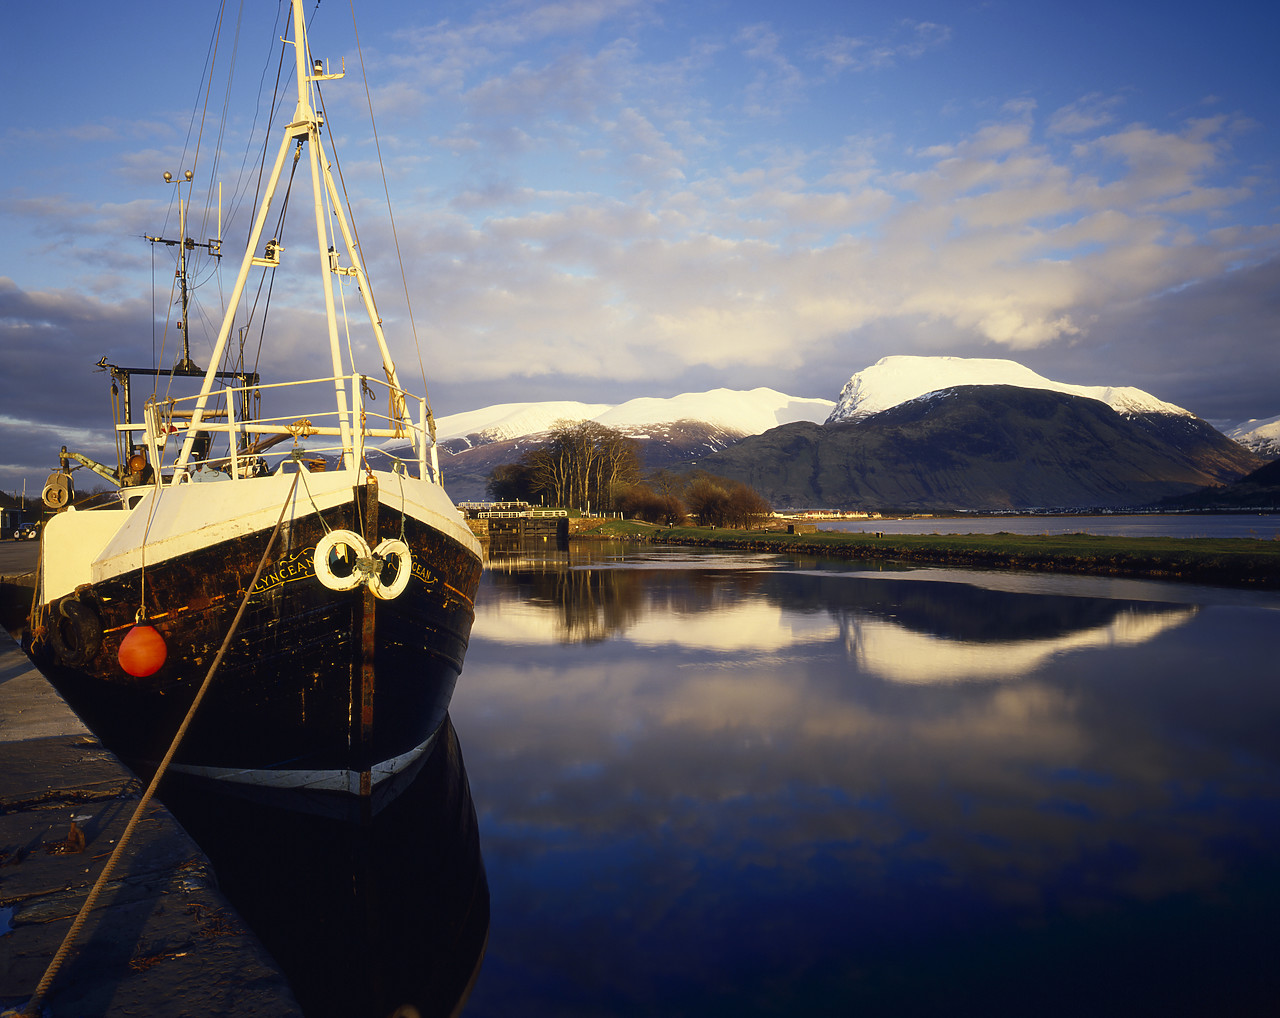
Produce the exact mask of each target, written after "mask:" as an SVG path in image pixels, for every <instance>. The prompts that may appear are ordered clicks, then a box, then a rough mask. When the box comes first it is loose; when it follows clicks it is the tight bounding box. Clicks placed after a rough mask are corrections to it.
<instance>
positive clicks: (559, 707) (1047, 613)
mask: <svg viewBox="0 0 1280 1018" xmlns="http://www.w3.org/2000/svg"><path fill="white" fill-rule="evenodd" d="M1278 624H1280V596H1277V595H1275V594H1254V593H1243V592H1238V591H1223V590H1215V589H1210V588H1194V587H1186V586H1176V585H1171V584H1159V583H1147V582H1135V581H1114V580H1105V579H1091V578H1087V577H1052V576H1049V577H1046V576H1040V575H1037V576H1034V577H1028V578H1023V577H1021V576H1020V575H1018V574H1014V573H990V574H980V573H974V572H968V571H962V570H939V569H922V570H897V571H893V570H888V569H882V567H880V566H878V565H870V564H868V565H866V566H865V567H859V566H858V565H857V564H856V563H855V564H850V563H845V562H842V563H838V564H835V563H824V562H821V561H818V560H813V559H804V558H795V557H789V556H783V555H761V554H741V553H723V552H715V551H701V550H697V551H694V550H688V549H661V548H637V547H627V546H622V545H587V546H584V545H579V544H575V545H574V547H573V550H572V551H571V552H555V551H546V552H529V551H521V550H512V551H510V552H508V553H505V554H504V553H502V552H501V551H495V552H494V554H493V555H492V561H491V563H490V565H489V568H488V571H487V573H486V575H485V579H484V581H483V589H482V592H481V596H480V598H479V601H478V605H477V619H476V626H475V631H474V635H473V638H472V643H471V648H470V651H469V653H468V657H467V667H466V671H465V673H464V675H463V677H462V681H461V682H460V683H459V686H458V690H457V693H456V695H455V698H454V703H453V710H452V717H453V721H454V725H455V727H456V729H457V732H458V736H459V739H460V741H461V743H462V746H463V747H464V750H465V754H466V761H467V771H468V774H469V776H470V789H471V793H472V796H473V799H474V802H475V806H476V810H477V813H478V818H479V828H480V841H481V846H482V850H483V855H484V863H485V870H486V874H487V879H488V885H489V888H490V893H491V908H492V922H491V928H490V937H489V943H488V948H487V953H486V957H485V960H484V965H483V968H482V970H481V973H480V976H479V979H478V981H477V983H476V985H475V988H474V990H473V992H472V994H471V997H470V1001H469V1003H468V1006H467V1009H466V1011H465V1014H466V1015H468V1016H486V1018H488V1016H493V1018H498V1016H510V1015H526V1016H527V1015H556V1016H598V1015H663V1016H670V1015H691V1016H692V1015H733V1016H744V1015H899V1016H900V1015H944V1014H945V1015H957V1014H963V1015H969V1014H972V1015H988V1016H989V1015H1027V1014H1037V1015H1083V1014H1088V1015H1143V1014H1150V1015H1172V1014H1190V1015H1205V1014H1232V1015H1249V1014H1274V1013H1275V1003H1276V1001H1277V1000H1280V974H1278V973H1277V969H1276V966H1275V965H1274V944H1275V936H1274V930H1275V916H1276V915H1277V914H1280V911H1278V910H1280V739H1278V738H1277V733H1278V732H1280V681H1278V679H1280V669H1277V666H1276V663H1275V634H1276V632H1277V626H1278Z"/></svg>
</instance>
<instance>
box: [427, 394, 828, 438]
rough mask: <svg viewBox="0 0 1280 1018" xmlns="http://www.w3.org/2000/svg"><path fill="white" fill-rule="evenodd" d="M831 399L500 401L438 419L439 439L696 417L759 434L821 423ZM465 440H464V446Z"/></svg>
mask: <svg viewBox="0 0 1280 1018" xmlns="http://www.w3.org/2000/svg"><path fill="white" fill-rule="evenodd" d="M833 406H835V404H834V403H833V402H832V401H831V400H829V399H809V398H804V397H798V396H788V395H786V393H782V392H778V391H777V390H775V389H768V388H758V389H751V390H748V391H745V392H744V391H738V390H734V389H712V390H711V391H709V392H686V393H682V394H681V395H679V396H672V397H670V398H667V399H659V398H654V397H648V396H642V397H640V398H638V399H631V400H628V401H627V402H625V403H620V404H617V405H614V404H610V403H572V402H549V403H501V404H498V405H497V406H490V407H485V408H483V409H481V410H471V411H467V412H466V413H460V414H450V415H449V416H447V417H441V418H438V419H437V420H436V437H437V440H438V441H441V442H453V443H454V444H456V445H462V446H463V447H465V446H474V445H485V444H488V443H491V442H505V441H509V440H511V439H515V438H520V437H522V436H524V435H537V434H542V433H543V432H546V431H549V430H550V429H551V427H552V426H553V425H554V424H555V423H556V422H557V421H561V420H569V421H581V420H590V421H596V422H598V423H600V424H604V425H607V426H608V427H610V428H617V429H618V430H619V431H623V432H625V433H627V434H637V433H639V434H646V433H648V432H650V431H652V430H654V429H655V428H660V427H661V426H662V425H666V424H673V423H675V422H677V421H698V422H700V423H703V424H708V425H711V426H713V427H715V428H718V429H720V430H722V431H725V432H729V433H732V434H735V435H737V436H742V435H759V434H761V433H762V432H765V431H768V430H769V429H770V428H776V427H777V426H778V425H780V424H792V423H794V422H796V421H813V422H814V423H821V422H822V421H824V420H826V419H827V416H828V415H829V414H830V413H831V408H832V407H833ZM464 443H465V445H464Z"/></svg>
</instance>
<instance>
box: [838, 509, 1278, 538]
mask: <svg viewBox="0 0 1280 1018" xmlns="http://www.w3.org/2000/svg"><path fill="white" fill-rule="evenodd" d="M818 526H819V528H821V529H822V530H847V531H856V532H863V533H865V532H868V531H877V530H878V531H881V532H883V533H886V534H998V533H1000V532H1001V531H1003V532H1005V533H1008V534H1097V535H1099V536H1103V537H1106V536H1119V537H1245V538H1255V539H1259V540H1263V541H1275V540H1280V514H1277V513H1201V514H1192V513H1188V514H1172V513H1149V514H1135V515H1131V516H1126V515H1106V516H978V517H965V516H960V517H955V516H940V517H922V518H916V519H904V520H838V521H837V520H823V521H821V522H819V523H818Z"/></svg>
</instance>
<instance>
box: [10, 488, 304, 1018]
mask: <svg viewBox="0 0 1280 1018" xmlns="http://www.w3.org/2000/svg"><path fill="white" fill-rule="evenodd" d="M297 487H298V475H297V474H295V475H294V477H293V484H292V485H291V486H290V488H289V494H288V496H287V497H286V498H285V500H284V505H282V506H281V507H280V516H279V518H278V519H277V520H276V525H275V529H274V530H272V531H271V538H270V539H269V540H268V541H267V547H266V550H265V551H263V553H262V558H261V559H259V560H258V568H257V570H256V571H255V572H254V574H253V579H252V580H250V581H249V586H248V588H247V589H246V590H245V592H244V598H243V599H242V600H241V601H240V607H239V609H238V610H237V611H236V615H235V618H234V619H232V620H231V628H230V629H229V630H227V635H226V637H225V639H223V641H222V646H221V647H219V648H218V653H217V654H216V655H214V658H213V662H212V664H210V665H209V671H208V673H207V674H206V675H205V677H204V682H202V683H201V685H200V689H199V690H198V691H197V692H196V696H195V699H194V700H192V701H191V707H190V708H189V709H188V710H187V716H186V717H185V718H183V719H182V724H180V725H179V726H178V731H177V733H176V734H175V735H174V737H173V742H172V743H170V745H169V749H168V751H167V752H166V753H165V755H164V759H163V760H161V761H160V766H159V767H158V768H157V769H156V773H155V776H154V777H153V778H152V779H151V784H149V785H148V786H147V790H146V791H145V792H143V793H142V799H141V800H139V802H138V807H137V809H135V810H134V811H133V816H132V817H131V818H130V819H129V823H128V825H127V826H126V827H125V829H124V833H123V834H122V835H121V836H120V840H119V841H118V842H117V843H116V847H115V850H114V851H113V852H112V853H111V856H110V858H108V859H107V863H106V865H105V866H104V867H103V868H102V872H101V873H100V874H98V879H97V881H95V883H94V885H93V887H92V888H90V890H89V896H88V897H87V898H86V899H85V901H84V904H83V905H81V906H80V911H79V912H78V913H77V914H76V917H75V919H74V920H73V921H72V923H71V929H69V930H67V935H66V936H65V937H63V939H62V944H61V946H60V947H59V948H58V950H57V952H56V953H55V954H54V956H53V958H52V959H51V960H50V962H49V967H48V968H46V969H45V973H44V976H43V977H41V979H40V983H39V985H38V986H37V987H36V989H35V992H34V993H33V994H32V996H31V999H30V1000H29V1001H28V1002H27V1005H26V1007H25V1008H24V1009H23V1010H22V1012H21V1014H22V1016H23V1018H36V1016H38V1015H39V1013H40V1005H41V1004H42V1003H43V1002H44V998H45V996H46V995H47V994H48V992H49V987H50V986H52V985H53V980H54V977H55V976H56V975H57V974H58V969H60V968H61V967H62V964H63V962H65V961H66V959H67V957H68V956H69V955H70V953H71V949H72V947H73V946H74V945H75V941H76V938H77V937H78V936H79V935H80V931H81V929H82V928H83V927H84V924H85V922H86V921H87V920H88V918H89V913H90V912H91V911H92V910H93V906H94V904H95V903H96V902H97V900H98V897H99V895H100V894H101V893H102V889H103V888H104V887H105V886H106V885H107V881H108V879H110V877H111V873H112V871H113V870H114V869H115V866H116V863H117V862H118V861H119V859H120V857H121V855H123V854H124V850H125V847H126V846H127V845H128V844H129V841H130V839H131V838H132V837H133V831H134V828H136V827H137V826H138V822H139V820H141V819H142V814H143V812H144V811H145V810H146V808H147V806H148V805H149V804H150V802H151V798H152V796H153V795H155V791H156V789H157V788H158V787H159V785H160V780H161V779H162V778H163V777H164V775H165V772H166V771H167V770H168V769H169V764H170V763H172V762H173V757H174V755H175V754H176V753H177V751H178V745H179V744H180V743H181V742H182V739H183V737H184V736H185V735H186V734H187V729H188V728H190V727H191V721H192V719H193V718H194V717H195V714H196V710H197V709H198V708H199V706H200V702H201V701H202V700H203V699H204V695H205V693H206V692H207V691H208V689H209V684H210V683H211V682H212V681H213V676H214V675H215V673H216V672H217V671H218V667H219V666H220V665H221V664H222V658H223V656H224V655H225V654H226V652H227V648H228V647H229V646H230V645H231V638H232V637H233V636H235V633H236V630H237V629H238V628H239V627H240V620H241V619H242V618H243V617H244V613H245V609H246V608H248V607H249V598H250V597H251V596H252V595H253V588H254V587H255V586H257V583H258V578H259V577H260V576H261V575H262V570H263V569H264V568H265V567H266V564H267V558H268V557H269V556H270V554H271V549H272V548H273V547H275V543H276V537H278V536H279V534H280V526H281V524H282V523H284V516H285V513H286V512H287V511H288V509H289V505H290V503H291V502H292V501H293V493H294V491H296V490H297Z"/></svg>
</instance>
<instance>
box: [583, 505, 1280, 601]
mask: <svg viewBox="0 0 1280 1018" xmlns="http://www.w3.org/2000/svg"><path fill="white" fill-rule="evenodd" d="M574 536H575V537H578V538H586V539H605V540H623V541H642V542H646V543H649V544H672V545H690V546H694V547H701V548H736V549H741V550H749V551H775V552H792V553H796V554H802V555H817V556H822V557H824V558H847V559H862V560H873V561H874V560H883V561H894V562H909V563H916V564H924V563H928V564H931V565H946V566H966V567H976V568H983V569H1029V570H1036V571H1041V572H1066V573H1085V574H1089V575H1094V576H1123V577H1133V578H1143V579H1158V580H1181V581H1185V582H1192V583H1208V584H1215V585H1219V586H1222V585H1226V586H1233V587H1255V588H1259V589H1264V588H1265V589H1276V588H1280V541H1259V540H1251V539H1246V538H1201V537H1195V538H1178V537H1099V536H1096V535H1093V534H1037V535H1022V534H1006V533H1000V534H885V535H884V536H879V537H878V536H876V535H875V534H863V533H857V534H854V533H837V532H834V531H819V532H818V533H814V534H787V533H783V532H778V531H762V530H718V529H717V530H709V529H707V528H704V527H671V528H667V527H655V526H651V525H649V524H644V523H637V522H633V521H630V520H599V521H594V520H592V521H588V520H583V521H582V523H581V524H580V526H579V528H578V529H577V531H576V533H575V535H574Z"/></svg>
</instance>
